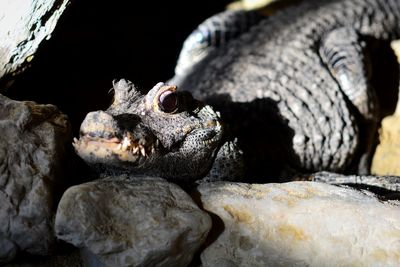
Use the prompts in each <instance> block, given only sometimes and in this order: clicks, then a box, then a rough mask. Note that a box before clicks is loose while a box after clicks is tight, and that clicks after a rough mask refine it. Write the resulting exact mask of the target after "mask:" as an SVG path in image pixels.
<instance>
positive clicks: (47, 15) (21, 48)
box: [0, 0, 69, 79]
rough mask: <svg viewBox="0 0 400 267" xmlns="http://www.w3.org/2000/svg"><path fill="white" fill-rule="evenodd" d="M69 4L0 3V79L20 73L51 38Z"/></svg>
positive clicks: (51, 0) (58, 0)
mask: <svg viewBox="0 0 400 267" xmlns="http://www.w3.org/2000/svg"><path fill="white" fill-rule="evenodd" d="M68 2H69V0H2V1H0V40H1V42H0V79H1V78H2V77H3V76H5V75H10V74H14V73H15V72H17V71H21V70H22V69H23V68H24V67H26V66H27V64H29V62H30V61H31V60H32V58H33V55H34V54H35V52H36V50H37V49H38V47H39V44H40V43H41V42H42V41H43V40H44V39H48V38H49V37H50V34H51V33H52V31H53V29H54V27H55V26H56V23H57V21H58V19H59V18H60V16H61V14H62V13H63V11H64V9H65V7H66V6H67V4H68Z"/></svg>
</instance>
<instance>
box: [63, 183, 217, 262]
mask: <svg viewBox="0 0 400 267" xmlns="http://www.w3.org/2000/svg"><path fill="white" fill-rule="evenodd" d="M55 227H56V234H57V237H58V238H60V239H62V240H64V241H67V242H69V243H71V244H73V245H75V246H77V247H80V248H82V249H83V250H84V251H85V253H84V255H86V257H89V258H90V259H86V260H85V261H86V262H87V263H88V262H89V263H90V262H95V263H96V264H97V263H98V262H100V263H102V264H104V266H186V265H187V264H188V263H189V262H190V261H191V259H192V257H193V254H194V252H196V250H197V249H198V248H199V246H200V245H201V244H202V243H203V241H204V240H205V238H206V235H207V233H208V231H209V229H210V228H211V220H210V218H209V216H208V215H207V214H206V213H205V212H204V211H201V210H200V209H199V208H198V207H197V205H196V204H195V203H194V202H193V201H192V199H191V198H190V197H189V196H188V195H187V194H186V193H185V192H184V191H183V190H182V189H180V188H179V187H178V186H176V185H174V184H171V183H169V182H166V181H165V180H163V179H160V178H146V177H140V178H139V179H130V178H129V177H126V176H120V177H109V178H105V179H102V180H96V181H94V182H89V183H86V184H81V185H78V186H74V187H71V188H69V189H68V190H67V191H66V192H65V193H64V195H63V197H62V199H61V201H60V204H59V206H58V210H57V215H56V226H55ZM93 257H94V259H93Z"/></svg>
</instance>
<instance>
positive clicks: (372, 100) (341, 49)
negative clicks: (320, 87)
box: [319, 27, 378, 120]
mask: <svg viewBox="0 0 400 267" xmlns="http://www.w3.org/2000/svg"><path fill="white" fill-rule="evenodd" d="M367 52H368V51H367V47H366V44H365V42H364V41H363V39H362V36H361V35H360V34H359V33H358V32H357V31H355V30H354V29H352V28H346V27H342V28H337V29H335V30H333V31H331V32H329V33H328V34H326V35H325V36H324V38H323V39H322V40H321V44H320V47H319V54H320V56H321V59H322V61H323V63H324V64H325V65H326V66H327V68H328V69H329V71H330V73H331V75H332V77H333V78H335V79H336V81H337V82H338V84H339V86H340V88H341V90H342V91H343V93H344V94H345V95H346V96H347V98H348V99H349V100H350V101H351V103H352V104H353V105H354V106H355V108H356V109H357V110H358V111H359V113H360V114H361V115H362V116H363V117H364V118H365V119H367V120H375V119H376V117H377V115H376V114H377V112H378V98H377V96H376V92H375V90H374V89H373V88H372V86H371V81H370V78H371V77H370V76H371V63H370V58H369V56H368V53H367Z"/></svg>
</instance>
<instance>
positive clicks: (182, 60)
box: [175, 10, 264, 77]
mask: <svg viewBox="0 0 400 267" xmlns="http://www.w3.org/2000/svg"><path fill="white" fill-rule="evenodd" d="M263 17H264V16H263V15H261V13H259V12H257V11H245V10H227V11H224V12H221V13H219V14H216V15H214V16H212V17H210V18H208V19H207V20H205V21H204V22H203V23H201V24H200V25H199V26H198V27H197V29H195V30H194V31H193V32H192V33H191V34H190V35H189V36H188V38H186V40H185V42H184V44H183V47H182V50H181V53H180V55H179V59H178V63H177V65H176V68H175V76H178V77H179V76H183V75H185V74H186V73H187V72H189V71H191V70H192V68H193V67H194V66H195V65H196V63H198V62H200V61H202V60H203V59H204V58H205V57H206V56H207V55H208V54H210V53H211V52H212V51H213V50H215V49H218V48H219V47H222V46H225V45H226V44H227V43H228V42H230V41H231V40H233V39H236V38H237V37H238V36H240V35H241V34H243V33H245V32H247V31H248V30H249V29H250V28H251V26H253V25H255V24H257V23H258V22H259V21H260V20H261V19H262V18H263Z"/></svg>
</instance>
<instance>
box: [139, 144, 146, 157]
mask: <svg viewBox="0 0 400 267" xmlns="http://www.w3.org/2000/svg"><path fill="white" fill-rule="evenodd" d="M140 153H141V154H142V156H143V157H145V156H146V150H145V149H144V147H143V146H140Z"/></svg>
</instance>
